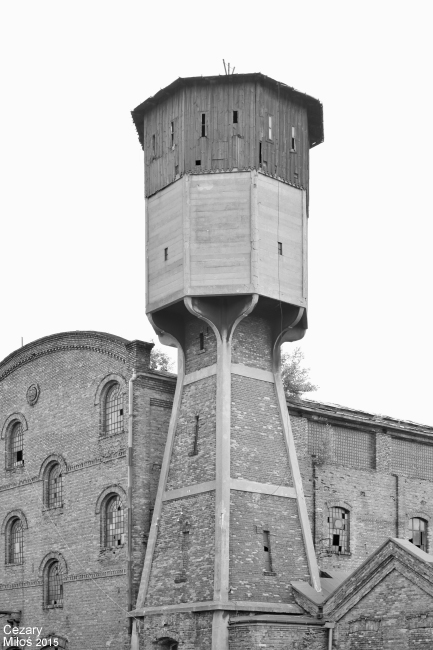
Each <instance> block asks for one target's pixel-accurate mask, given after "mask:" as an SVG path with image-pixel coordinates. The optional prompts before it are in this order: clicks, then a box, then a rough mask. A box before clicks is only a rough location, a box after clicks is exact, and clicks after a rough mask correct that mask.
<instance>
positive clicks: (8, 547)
mask: <svg viewBox="0 0 433 650" xmlns="http://www.w3.org/2000/svg"><path fill="white" fill-rule="evenodd" d="M17 526H19V527H20V530H21V534H20V542H19V543H20V550H19V559H18V560H17V559H16V558H15V551H14V550H13V549H12V546H13V538H12V535H13V531H14V528H15V527H17ZM15 543H16V542H15ZM5 551H6V552H5V564H6V565H9V566H17V565H20V564H24V526H23V521H22V519H21V518H20V517H19V516H18V515H14V516H13V517H11V518H10V519H9V521H8V523H7V527H6V544H5Z"/></svg>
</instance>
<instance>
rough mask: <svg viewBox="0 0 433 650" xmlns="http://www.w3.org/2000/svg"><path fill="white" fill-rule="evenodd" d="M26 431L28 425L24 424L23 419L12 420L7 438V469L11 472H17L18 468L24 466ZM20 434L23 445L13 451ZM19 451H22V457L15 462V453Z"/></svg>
mask: <svg viewBox="0 0 433 650" xmlns="http://www.w3.org/2000/svg"><path fill="white" fill-rule="evenodd" d="M25 431H26V427H25V426H24V423H23V422H22V421H21V419H18V418H16V419H14V420H12V421H11V422H10V423H9V425H8V428H7V431H6V440H5V448H6V449H5V451H6V454H5V460H6V463H5V469H6V470H8V471H11V472H15V471H16V470H19V469H22V468H24V432H25ZM18 434H19V436H20V439H21V440H20V442H21V447H20V449H18V450H16V452H14V451H13V447H14V446H15V443H14V441H15V439H16V437H17V435H18ZM18 452H20V453H21V458H20V460H17V461H16V462H14V460H13V454H14V453H16V454H17V455H18Z"/></svg>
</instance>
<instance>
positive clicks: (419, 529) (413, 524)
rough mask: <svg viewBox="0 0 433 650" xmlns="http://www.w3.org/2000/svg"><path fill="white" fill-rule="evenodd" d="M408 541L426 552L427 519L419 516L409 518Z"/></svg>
mask: <svg viewBox="0 0 433 650" xmlns="http://www.w3.org/2000/svg"><path fill="white" fill-rule="evenodd" d="M409 531H410V533H409V534H410V538H409V541H410V542H412V544H415V546H417V547H418V548H420V549H421V550H422V551H425V552H426V553H427V521H426V520H425V519H421V517H412V519H409Z"/></svg>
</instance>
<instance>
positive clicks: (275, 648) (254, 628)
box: [229, 621, 328, 650]
mask: <svg viewBox="0 0 433 650" xmlns="http://www.w3.org/2000/svg"><path fill="white" fill-rule="evenodd" d="M327 634H328V632H327V630H324V629H323V628H319V629H318V628H315V627H312V626H306V625H281V624H280V625H279V624H278V623H276V622H275V621H274V622H272V623H268V624H265V623H263V624H258V623H255V624H254V625H252V624H249V623H242V624H236V623H234V624H231V625H230V627H229V648H230V650H259V648H268V650H287V649H288V648H293V650H326V648H327Z"/></svg>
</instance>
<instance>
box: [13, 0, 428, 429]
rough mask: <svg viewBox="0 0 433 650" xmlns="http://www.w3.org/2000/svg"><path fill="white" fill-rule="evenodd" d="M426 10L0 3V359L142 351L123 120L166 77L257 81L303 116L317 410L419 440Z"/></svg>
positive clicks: (133, 192) (132, 144)
mask: <svg viewBox="0 0 433 650" xmlns="http://www.w3.org/2000/svg"><path fill="white" fill-rule="evenodd" d="M431 7H432V5H431V3H430V2H427V1H425V2H420V1H413V2H411V3H408V2H398V1H397V2H395V1H394V2H391V1H388V0H387V1H380V0H376V1H375V2H371V1H366V2H347V1H346V2H332V1H328V2H323V0H322V2H309V1H308V0H307V1H305V0H304V1H303V2H299V1H297V2H292V1H291V0H289V1H286V2H281V1H278V0H277V1H275V2H264V3H258V2H256V3H254V2H242V1H238V2H234V1H233V0H230V1H226V0H222V1H219V2H213V3H212V2H203V1H201V2H188V3H185V2H182V3H181V2H177V3H173V2H165V3H162V2H160V3H153V4H152V7H151V8H150V3H148V2H138V1H132V0H131V1H129V0H123V2H113V1H112V0H104V1H103V2H102V1H101V0H86V1H83V0H74V2H71V1H70V0H61V1H59V0H55V1H52V2H48V1H46V0H38V1H37V2H35V1H34V0H32V1H28V0H27V1H26V0H22V1H18V2H2V3H1V5H0V56H1V61H2V65H1V71H0V75H1V77H0V79H1V86H0V87H1V94H2V101H1V102H0V128H1V139H0V143H1V145H0V169H1V181H2V182H1V186H2V189H1V192H0V244H1V247H0V260H1V320H0V358H3V357H5V356H6V355H8V354H10V353H11V352H12V351H13V350H15V349H16V348H18V347H19V346H20V344H21V336H22V337H23V338H24V343H29V342H30V341H32V340H34V339H37V338H40V337H42V336H45V335H48V334H52V333H55V332H61V331H68V330H77V329H92V330H101V331H106V332H111V333H114V334H118V335H120V336H124V337H125V338H128V339H134V338H140V339H144V340H149V339H150V338H151V337H152V335H153V334H152V330H151V327H150V325H149V323H148V322H147V319H146V316H145V310H144V267H145V264H144V251H145V247H144V200H143V157H142V150H141V147H140V145H139V143H138V138H137V135H136V132H135V129H134V126H133V123H132V120H131V117H130V110H131V109H133V108H134V107H135V106H136V105H138V104H139V103H141V102H142V101H144V100H145V99H146V98H147V97H149V96H150V95H153V94H155V92H157V91H158V90H159V89H160V88H162V87H164V86H166V85H168V84H169V83H171V82H172V81H173V80H174V79H176V78H177V77H188V76H195V75H214V74H222V73H223V65H222V58H223V57H224V58H225V60H226V61H229V62H230V63H231V64H232V66H233V65H235V66H236V72H262V73H264V74H266V75H268V76H270V77H273V78H275V79H277V80H279V81H282V82H284V83H287V84H288V85H290V86H294V87H295V88H297V89H299V90H301V91H303V92H307V93H308V94H310V95H313V96H314V97H317V98H319V99H320V100H321V101H322V102H323V104H324V116H325V143H324V144H322V145H320V146H318V147H317V148H315V149H313V150H312V151H311V183H310V190H311V202H310V224H309V227H310V251H309V258H310V259H309V283H310V286H309V289H310V291H309V325H310V329H309V330H308V332H307V335H306V338H305V339H304V342H303V343H302V348H303V350H304V352H305V356H306V363H307V365H308V366H309V367H310V368H311V376H312V379H313V381H314V382H315V383H317V384H319V386H320V390H319V391H318V392H317V393H315V394H314V395H313V394H312V395H311V397H314V398H315V399H319V400H324V401H332V402H337V403H340V404H343V405H346V406H352V407H357V408H361V409H365V410H372V411H374V412H378V413H385V414H388V415H392V416H395V417H401V418H407V419H413V420H416V421H419V422H426V423H429V424H433V412H432V407H431V403H432V400H431V391H432V381H431V374H432V373H431V368H432V366H433V352H432V345H431V332H432V324H433V323H432V301H431V289H430V285H431V275H432V274H431V270H432V255H431V241H430V240H431V234H432V216H433V215H432V202H431V197H430V193H431V191H430V186H431V182H430V181H431V175H432V164H431V151H432V144H433V142H432V140H433V135H432V134H433V129H432V127H431V114H432V52H431V33H430V25H431V20H432V15H431Z"/></svg>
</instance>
